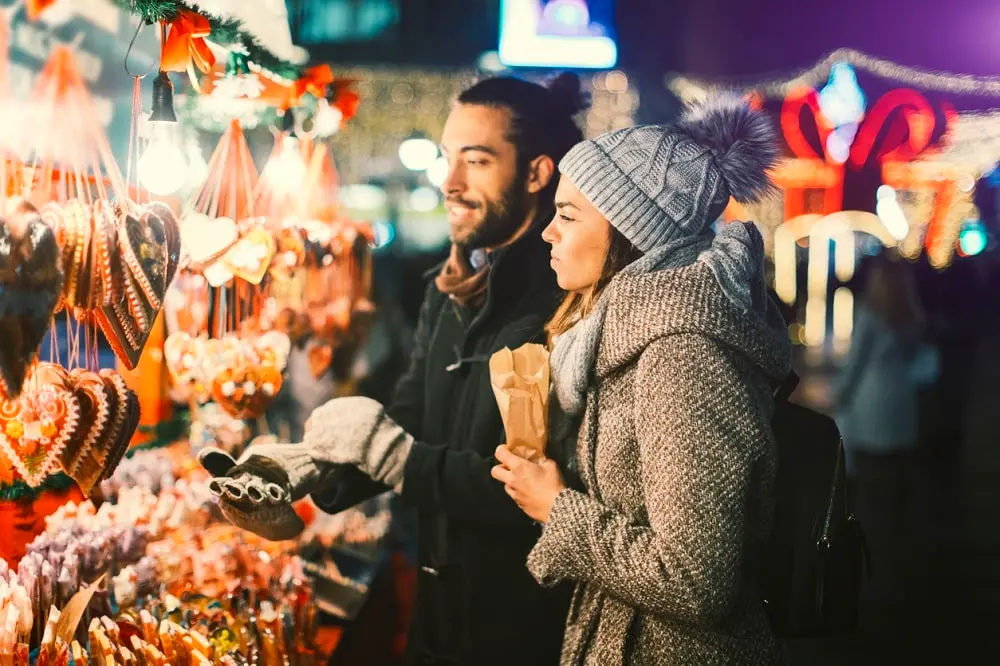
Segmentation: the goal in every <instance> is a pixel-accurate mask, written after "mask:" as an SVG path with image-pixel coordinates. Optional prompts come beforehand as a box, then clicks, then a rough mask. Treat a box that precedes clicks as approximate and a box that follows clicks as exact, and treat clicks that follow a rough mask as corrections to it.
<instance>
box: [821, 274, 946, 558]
mask: <svg viewBox="0 0 1000 666" xmlns="http://www.w3.org/2000/svg"><path fill="white" fill-rule="evenodd" d="M910 270H911V268H910V266H909V265H907V264H906V263H904V262H902V261H899V260H895V261H893V260H891V259H889V258H888V257H885V256H880V257H877V258H875V259H874V260H873V261H872V266H871V271H870V273H869V274H868V277H867V280H866V282H865V290H864V295H863V297H862V298H861V302H860V305H859V307H858V313H857V318H856V320H855V326H854V335H853V336H852V340H851V349H850V352H849V353H848V355H847V362H846V363H845V364H844V367H843V369H842V370H841V372H840V375H839V377H838V382H837V386H836V389H835V392H836V394H835V398H834V404H835V408H836V412H837V424H838V426H839V427H840V431H841V434H842V435H843V436H844V445H845V447H846V449H847V454H848V468H849V469H850V470H851V471H852V472H854V473H855V477H856V480H857V501H858V514H859V517H860V518H861V519H862V521H863V524H865V525H869V526H878V527H879V529H875V530H872V533H873V534H874V533H876V532H877V533H880V534H890V535H892V543H893V545H895V544H898V543H901V537H903V536H904V535H905V534H908V533H909V532H910V530H909V529H908V527H909V525H908V524H907V520H906V513H907V504H908V501H909V500H910V499H911V495H912V490H913V488H912V487H913V485H914V483H915V478H914V476H915V471H916V470H915V467H916V460H915V459H914V458H915V455H916V449H917V438H918V427H917V426H918V422H917V401H918V398H919V392H920V390H921V388H923V387H924V386H925V385H926V384H928V383H930V382H933V381H934V380H935V379H936V378H937V370H938V354H937V350H936V349H935V348H934V347H931V346H929V345H926V344H924V342H923V337H924V332H925V322H924V313H923V309H922V308H921V306H920V302H919V299H918V297H917V290H916V284H915V283H914V279H913V275H912V274H911V273H910ZM872 545H873V546H879V547H881V546H882V544H878V543H876V544H872ZM876 550H877V549H876ZM877 554H878V553H876V555H877ZM880 559H881V558H880ZM880 578H883V577H882V576H880Z"/></svg>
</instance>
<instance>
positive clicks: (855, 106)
mask: <svg viewBox="0 0 1000 666" xmlns="http://www.w3.org/2000/svg"><path fill="white" fill-rule="evenodd" d="M819 108H820V110H821V111H822V112H823V115H824V116H826V117H827V119H828V120H829V121H830V122H831V123H833V126H834V127H840V126H841V125H848V124H850V123H858V122H860V121H861V119H862V118H864V116H865V94H864V92H863V91H862V90H861V86H859V85H858V77H857V75H856V74H855V73H854V68H853V67H851V65H850V64H848V63H846V62H838V63H836V64H835V65H833V67H831V68H830V79H829V81H827V84H826V85H825V86H824V87H823V89H822V90H821V91H820V92H819ZM852 138H853V137H852Z"/></svg>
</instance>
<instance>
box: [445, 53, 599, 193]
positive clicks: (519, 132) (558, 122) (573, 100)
mask: <svg viewBox="0 0 1000 666" xmlns="http://www.w3.org/2000/svg"><path fill="white" fill-rule="evenodd" d="M458 103H459V104H471V105H477V106H487V107H491V108H498V109H506V110H507V111H508V112H509V113H510V131H509V134H508V136H507V139H508V140H509V141H510V142H511V143H513V144H514V148H515V149H516V150H517V163H518V171H519V173H520V174H524V173H525V172H526V169H527V166H528V164H529V163H530V162H531V161H532V160H533V159H535V158H536V157H538V156H539V155H548V156H549V157H551V158H552V159H553V161H555V163H556V165H558V164H559V160H561V159H562V158H563V156H564V155H565V154H566V153H567V152H569V149H570V148H572V147H573V146H574V145H576V144H577V143H579V142H580V141H582V140H583V132H581V131H580V128H579V127H578V126H577V124H576V122H575V120H574V116H576V114H578V113H579V112H581V111H583V110H584V109H586V108H587V107H588V106H590V100H589V98H588V97H587V95H585V94H584V93H583V91H582V90H581V88H580V78H579V77H578V76H577V75H576V74H572V73H563V74H559V75H558V76H556V77H555V78H554V79H552V80H551V81H550V82H549V83H548V85H546V86H542V85H539V84H537V83H532V82H530V81H525V80H524V79H518V78H515V77H512V76H499V77H494V78H489V79H484V80H482V81H480V82H479V83H476V84H475V85H473V86H472V87H471V88H468V89H467V90H465V91H464V92H462V93H461V94H460V95H459V96H458ZM558 182H559V178H558V171H557V172H556V175H555V176H554V177H553V178H552V182H551V183H550V184H549V186H548V187H546V189H545V190H543V192H542V194H543V196H547V197H548V199H550V200H551V198H552V197H553V196H555V189H556V185H557V183H558Z"/></svg>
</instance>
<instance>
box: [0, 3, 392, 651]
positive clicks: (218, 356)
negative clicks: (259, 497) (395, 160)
mask: <svg viewBox="0 0 1000 666" xmlns="http://www.w3.org/2000/svg"><path fill="white" fill-rule="evenodd" d="M62 4H64V3H28V6H27V7H21V6H20V3H18V5H16V6H14V7H13V8H12V9H9V10H8V11H7V12H6V13H5V14H3V15H2V16H0V47H2V48H0V68H2V70H3V76H0V80H2V81H5V82H6V81H7V80H8V76H7V73H8V72H9V71H12V70H11V66H12V62H13V61H12V58H11V57H10V54H9V52H8V46H9V44H10V33H11V29H12V26H13V25H20V22H29V23H30V22H33V21H44V20H45V18H46V16H47V14H46V12H56V11H58V10H59V9H60V7H61V5H62ZM116 4H117V5H118V6H119V7H120V8H121V11H119V10H115V11H118V14H116V15H115V17H113V18H114V20H115V21H116V22H126V23H128V25H130V26H132V27H133V28H134V33H133V34H132V35H131V36H130V37H131V43H129V41H128V40H126V41H125V42H124V44H125V47H124V49H123V54H122V56H121V63H120V64H121V65H123V66H122V67H121V68H110V67H104V68H103V69H102V70H101V71H100V77H101V78H104V77H120V78H122V79H123V80H124V82H125V85H124V86H123V89H125V90H127V89H128V86H131V109H130V114H129V116H128V118H127V122H126V125H127V127H128V133H127V135H126V136H125V137H124V138H125V139H126V141H123V142H121V143H122V144H125V143H127V148H123V147H122V146H118V145H115V144H114V142H112V141H109V138H108V132H107V126H108V123H109V120H110V119H107V118H106V115H107V114H105V113H103V112H102V108H103V107H102V105H101V103H100V101H99V98H98V97H96V96H95V94H94V93H93V92H92V87H93V85H94V83H95V81H93V80H91V79H92V77H90V76H88V75H87V74H88V73H90V70H89V69H88V68H87V62H88V61H87V59H86V57H84V56H83V55H81V52H80V51H79V50H78V47H79V44H74V43H73V42H69V43H60V42H58V41H57V40H53V44H52V48H51V49H50V52H49V53H48V55H47V60H46V64H45V66H44V67H43V68H42V70H41V71H40V73H39V74H38V76H37V77H36V79H35V80H34V81H33V85H32V86H31V90H30V92H27V93H25V92H24V91H22V90H12V89H3V90H0V110H2V113H3V114H4V117H5V119H7V120H8V121H9V122H8V125H7V126H6V127H5V129H6V130H7V131H5V132H4V133H3V136H2V137H0V148H2V149H3V151H4V156H3V159H2V160H0V183H2V184H3V190H2V191H0V198H2V201H0V237H2V239H3V242H0V529H2V530H3V532H4V534H5V538H4V539H3V541H2V543H0V665H6V664H28V663H37V664H48V663H63V664H64V663H67V662H68V661H69V660H70V659H72V660H73V662H75V663H77V664H81V663H82V664H86V663H91V662H94V663H102V664H113V663H121V664H166V663H173V664H177V663H185V664H195V663H216V664H236V663H263V664H283V663H291V664H302V665H303V666H305V665H307V664H312V663H319V662H322V661H324V660H325V659H326V658H327V656H328V653H329V652H330V649H331V648H332V646H333V644H334V643H335V640H336V631H329V630H327V631H324V630H323V629H322V628H321V627H320V624H321V623H320V621H319V618H320V616H321V615H324V614H325V615H327V616H334V617H339V618H342V619H349V618H351V617H353V615H354V614H356V613H357V611H358V608H359V607H360V605H361V604H362V603H363V602H364V600H365V597H366V594H367V591H368V586H369V584H370V583H371V578H372V575H373V572H374V570H375V568H376V567H377V565H378V562H379V560H380V558H382V557H383V553H382V549H381V548H380V546H381V544H382V543H383V542H384V539H385V536H386V534H387V532H388V527H389V510H388V505H387V500H386V498H377V499H376V500H374V501H373V502H371V503H369V504H368V505H366V506H362V507H360V508H358V509H357V510H354V511H350V512H345V513H343V514H340V515H338V516H334V517H330V516H320V515H318V512H317V511H316V510H315V509H314V507H312V506H311V505H309V504H308V503H305V504H301V505H299V506H297V507H296V510H297V511H298V512H299V513H300V515H302V517H303V518H304V520H305V522H306V523H307V525H308V527H307V530H306V532H305V533H304V534H303V535H302V536H301V537H300V538H299V539H298V540H296V541H291V542H282V543H277V544H275V543H266V542H262V541H260V540H258V539H256V538H253V537H252V535H249V534H246V533H243V532H241V531H239V530H237V529H235V528H233V527H231V526H229V525H228V524H227V523H226V522H225V521H224V520H223V519H222V517H221V515H220V514H219V513H218V510H217V508H216V506H215V502H214V498H213V496H212V494H211V492H210V491H209V488H208V485H207V477H206V474H205V473H204V472H203V471H202V470H201V469H200V467H199V466H198V464H197V463H196V461H195V458H194V455H195V454H196V452H197V450H198V449H199V448H200V447H203V446H206V445H211V446H216V447H219V448H223V449H225V450H227V451H230V452H232V453H233V454H235V455H238V454H239V452H240V451H241V450H242V449H243V448H244V447H245V446H247V445H248V444H249V443H250V442H251V441H253V440H254V439H258V440H259V439H260V438H275V437H282V438H284V439H287V438H288V437H289V436H290V434H295V429H296V426H298V428H299V429H301V424H300V423H299V424H296V420H295V418H294V417H293V416H292V417H290V416H289V415H288V414H287V413H283V410H282V409H281V407H280V404H281V403H280V402H276V400H277V399H278V398H279V397H280V396H281V395H282V394H283V393H282V392H283V387H286V386H287V385H289V384H294V383H295V382H297V381H301V378H300V377H299V376H297V375H296V373H295V372H290V370H294V368H289V361H290V359H297V358H301V359H303V360H304V362H305V364H304V365H303V366H302V367H304V368H307V369H308V373H307V377H311V378H312V379H313V380H318V379H320V378H323V377H330V376H332V377H333V378H334V379H333V381H334V383H335V384H336V390H335V394H336V395H342V394H346V393H349V392H350V391H351V385H350V381H349V377H347V376H346V375H343V374H338V373H337V372H336V369H337V368H338V364H340V365H343V363H344V361H343V359H344V358H349V357H350V356H351V355H352V353H353V350H354V349H355V348H356V346H357V345H358V344H360V342H361V340H362V339H363V337H364V334H365V330H366V322H367V321H368V320H369V319H370V317H371V314H372V311H373V307H372V305H371V302H370V301H369V292H370V288H371V280H370V271H371V264H370V256H369V250H368V248H369V241H370V239H371V231H370V229H369V228H368V226H367V225H366V224H364V223H362V222H358V221H355V220H352V219H349V218H348V217H347V216H346V215H345V214H344V212H343V210H342V209H341V207H340V206H339V203H338V201H337V199H336V191H337V185H338V180H337V172H336V168H335V165H334V163H333V159H332V155H331V154H330V151H329V148H328V147H327V145H326V144H325V143H324V142H325V140H326V139H328V138H329V137H330V136H331V135H332V134H334V133H336V132H337V131H339V130H340V129H341V126H342V125H343V124H344V123H345V122H347V121H349V120H350V119H351V117H352V116H353V114H354V111H355V109H356V107H357V104H358V101H359V98H358V96H357V94H356V93H354V92H353V90H352V84H353V81H351V80H346V79H345V80H341V79H338V78H337V77H336V76H335V75H334V73H333V72H332V71H331V70H330V69H329V68H328V67H317V68H306V67H304V66H303V63H304V61H305V59H306V56H305V54H304V52H302V51H301V49H298V48H296V47H294V46H293V45H292V44H291V40H290V39H289V38H288V35H287V28H284V30H283V31H282V30H281V29H280V26H286V25H287V20H286V18H287V17H284V16H283V15H280V16H279V15H278V14H281V13H282V12H283V9H280V10H278V9H275V3H256V2H240V3H231V2H230V3H226V2H218V3H202V2H199V3H198V5H197V6H195V5H193V4H186V3H181V2H170V1H160V2H140V1H138V0H133V1H128V2H125V1H121V2H116ZM265 5H266V7H265ZM265 9H266V10H267V11H271V12H272V13H273V12H278V14H275V15H274V16H271V15H265V14H264V13H262V12H264V10H265ZM126 12H127V13H126ZM130 15H131V17H132V18H134V19H138V20H129V18H130ZM48 16H49V18H50V19H51V17H52V14H49V15H48ZM105 18H106V19H107V18H108V17H105ZM108 20H110V19H108ZM55 24H56V22H54V21H53V22H50V23H45V24H43V23H40V24H39V25H40V26H42V27H41V28H39V29H43V28H44V29H48V28H45V26H49V27H51V25H55ZM59 25H65V21H63V23H61V24H59ZM275 26H279V29H276V28H275ZM144 30H145V31H146V33H147V37H148V33H150V32H152V33H153V35H154V38H155V39H154V42H153V43H154V44H155V45H156V53H155V57H154V58H152V60H153V61H154V62H153V63H148V62H144V59H143V58H142V57H140V56H141V55H142V54H141V53H140V52H139V51H138V50H136V51H133V49H134V48H137V47H136V44H138V43H141V40H140V36H141V35H142V33H143V31H144ZM119 32H121V31H119ZM53 34H55V33H53ZM147 60H148V59H147ZM150 64H151V65H152V66H150ZM175 86H176V90H175ZM181 91H183V95H184V96H185V98H186V100H187V102H186V104H187V105H191V106H192V107H196V106H198V105H199V104H207V105H209V106H210V107H211V108H212V109H213V113H215V114H217V115H218V116H219V118H220V119H221V121H220V128H221V129H222V130H223V131H222V134H221V138H219V140H218V144H217V147H216V149H215V151H214V153H213V155H212V157H211V159H209V160H207V161H204V160H203V161H204V169H202V170H198V169H193V168H189V165H190V164H194V160H193V159H192V155H195V154H196V152H197V151H195V150H190V149H188V150H186V147H188V146H189V144H190V142H188V141H186V140H185V138H184V137H185V134H184V131H185V130H183V129H182V127H181V124H180V123H178V119H179V118H180V119H181V120H183V119H184V113H185V110H186V109H188V108H190V107H189V106H186V105H181V104H177V103H175V99H176V97H175V92H178V93H179V94H178V95H177V96H180V92H181ZM150 100H151V104H150V105H149V113H146V111H145V108H144V107H146V106H147V103H148V101H150ZM26 111H27V112H26ZM11 123H14V124H15V125H16V127H12V126H10V124H11ZM245 125H252V126H263V127H267V126H270V127H271V128H272V132H273V135H274V149H273V151H272V153H271V155H270V157H269V158H267V159H266V160H261V162H262V163H263V164H264V166H263V168H262V169H258V168H257V166H256V162H255V158H254V156H253V154H252V151H251V148H250V146H249V144H248V142H247V138H246V135H245V132H244V129H245ZM185 152H187V154H185ZM198 171H200V173H198V174H197V175H198V177H197V179H196V180H195V179H192V178H191V174H192V173H194V172H198ZM43 340H46V341H47V343H46V344H44V345H43ZM44 346H47V347H48V349H47V350H46V352H47V353H46V354H45V355H44V360H43V357H42V356H40V354H39V351H40V347H44ZM104 349H108V350H109V351H110V352H112V353H113V355H114V357H115V361H114V362H113V363H108V362H106V359H105V356H104V353H103V350H104ZM299 374H300V375H301V373H299ZM331 397H332V396H331Z"/></svg>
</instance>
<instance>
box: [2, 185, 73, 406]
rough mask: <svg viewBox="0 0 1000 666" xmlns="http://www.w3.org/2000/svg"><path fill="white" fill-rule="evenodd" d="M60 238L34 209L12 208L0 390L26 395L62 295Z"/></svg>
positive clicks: (6, 237)
mask: <svg viewBox="0 0 1000 666" xmlns="http://www.w3.org/2000/svg"><path fill="white" fill-rule="evenodd" d="M62 282H63V275H62V271H61V270H60V265H59V244H58V242H57V240H56V236H55V233H54V232H53V230H52V229H51V228H49V226H48V225H46V224H45V222H43V221H42V218H41V217H40V216H39V215H38V211H37V210H35V208H34V207H33V206H31V205H30V204H28V203H26V202H24V201H18V200H11V201H8V202H7V206H6V209H5V216H4V218H3V219H0V390H2V392H3V395H5V396H7V397H8V398H15V397H17V396H18V395H19V394H20V393H21V388H22V386H23V384H24V378H25V376H26V375H27V373H28V368H29V367H30V366H31V364H32V363H33V362H34V360H35V358H36V356H37V354H38V346H39V345H40V344H41V342H42V339H43V338H44V337H45V333H46V331H47V330H48V327H49V321H50V320H51V319H52V315H53V313H54V312H55V309H56V305H57V304H58V302H59V299H60V298H61V294H62Z"/></svg>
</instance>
